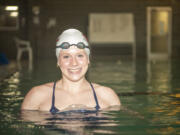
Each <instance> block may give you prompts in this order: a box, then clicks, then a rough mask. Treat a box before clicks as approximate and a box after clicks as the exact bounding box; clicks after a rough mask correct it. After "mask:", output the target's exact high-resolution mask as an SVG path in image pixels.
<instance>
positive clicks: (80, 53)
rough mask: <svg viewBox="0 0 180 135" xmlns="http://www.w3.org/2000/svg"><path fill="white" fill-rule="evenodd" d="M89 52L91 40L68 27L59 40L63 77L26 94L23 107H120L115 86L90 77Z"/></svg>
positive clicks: (40, 108) (55, 109)
mask: <svg viewBox="0 0 180 135" xmlns="http://www.w3.org/2000/svg"><path fill="white" fill-rule="evenodd" d="M89 55H90V48H89V43H88V41H87V40H86V38H85V37H84V35H83V34H82V33H81V32H80V31H79V30H76V29H68V30H65V31H64V32H63V33H62V34H61V35H60V36H59V37H58V40H57V43H56V56H57V65H58V67H59V68H60V70H61V72H62V78H61V79H60V80H58V81H56V82H50V83H46V84H43V85H40V86H35V87H33V88H32V89H31V90H30V91H29V92H28V94H27V95H26V96H25V99H24V101H23V103H22V106H21V109H22V110H40V111H50V112H51V113H56V112H60V111H63V110H66V108H68V107H76V106H79V105H80V106H86V107H87V108H95V110H96V111H97V110H99V109H105V108H108V107H110V106H120V105H121V103H120V100H119V98H118V96H117V94H116V93H115V92H114V91H113V90H112V89H111V88H108V87H105V86H102V85H99V84H96V83H91V82H88V81H87V80H86V78H85V74H86V72H87V70H88V66H89V64H90V60H89Z"/></svg>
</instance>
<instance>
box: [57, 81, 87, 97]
mask: <svg viewBox="0 0 180 135" xmlns="http://www.w3.org/2000/svg"><path fill="white" fill-rule="evenodd" d="M87 83H88V81H87V80H86V79H85V78H82V79H81V80H79V81H75V82H74V81H70V80H68V79H65V78H62V79H61V80H60V85H61V88H62V89H63V90H65V91H68V92H70V93H72V94H75V93H79V92H80V91H81V90H82V89H84V88H85V87H86V86H87Z"/></svg>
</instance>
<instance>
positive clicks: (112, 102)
mask: <svg viewBox="0 0 180 135" xmlns="http://www.w3.org/2000/svg"><path fill="white" fill-rule="evenodd" d="M98 96H99V97H100V99H101V103H102V104H105V108H106V107H110V106H120V105H121V102H120V100H119V97H118V96H117V94H116V93H115V92H114V90H112V89H111V88H108V87H104V86H102V87H100V88H99V90H98ZM102 106H103V105H102Z"/></svg>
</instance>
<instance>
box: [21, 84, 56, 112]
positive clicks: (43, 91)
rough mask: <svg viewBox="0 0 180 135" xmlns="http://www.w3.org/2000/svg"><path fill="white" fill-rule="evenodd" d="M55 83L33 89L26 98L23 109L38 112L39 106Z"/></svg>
mask: <svg viewBox="0 0 180 135" xmlns="http://www.w3.org/2000/svg"><path fill="white" fill-rule="evenodd" d="M52 87H53V83H46V84H42V85H39V86H35V87H33V88H32V89H31V90H30V91H29V92H28V93H27V94H26V96H25V98H24V101H23V103H22V106H21V109H26V110H37V109H38V107H39V104H40V103H41V102H43V101H44V99H45V98H46V97H47V96H48V95H49V92H50V90H51V89H52Z"/></svg>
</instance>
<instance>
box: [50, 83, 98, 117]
mask: <svg viewBox="0 0 180 135" xmlns="http://www.w3.org/2000/svg"><path fill="white" fill-rule="evenodd" d="M90 86H91V88H92V91H93V95H94V99H95V101H96V106H95V109H96V111H98V110H99V108H100V106H99V103H98V99H97V96H96V92H95V90H94V87H93V85H92V84H91V83H90ZM55 88H56V82H54V86H53V94H52V105H51V109H50V112H51V113H53V114H54V113H57V112H59V109H57V108H56V107H55ZM81 112H82V111H81Z"/></svg>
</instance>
